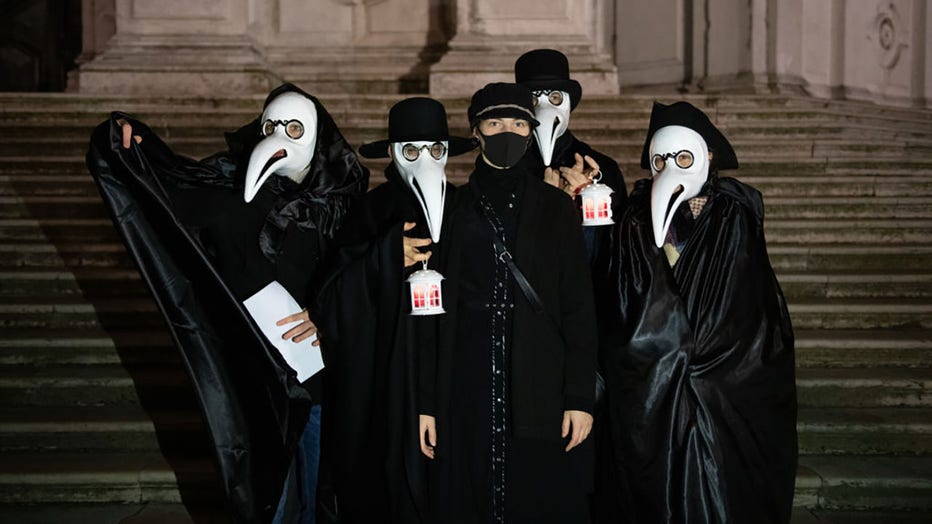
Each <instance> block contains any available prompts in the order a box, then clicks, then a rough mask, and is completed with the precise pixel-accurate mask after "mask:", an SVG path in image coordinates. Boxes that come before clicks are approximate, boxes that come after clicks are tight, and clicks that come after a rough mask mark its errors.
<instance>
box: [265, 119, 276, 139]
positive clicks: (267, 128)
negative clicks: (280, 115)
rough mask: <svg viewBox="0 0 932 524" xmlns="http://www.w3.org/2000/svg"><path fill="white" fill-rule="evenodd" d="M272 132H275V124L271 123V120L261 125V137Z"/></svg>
mask: <svg viewBox="0 0 932 524" xmlns="http://www.w3.org/2000/svg"><path fill="white" fill-rule="evenodd" d="M274 132H275V123H274V122H272V121H271V120H266V121H265V123H264V124H262V135H263V136H269V135H271V134H272V133H274Z"/></svg>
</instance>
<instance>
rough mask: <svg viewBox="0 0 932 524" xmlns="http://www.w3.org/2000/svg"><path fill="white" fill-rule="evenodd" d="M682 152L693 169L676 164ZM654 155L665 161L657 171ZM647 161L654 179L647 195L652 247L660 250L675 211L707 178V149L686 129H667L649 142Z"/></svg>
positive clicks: (696, 136) (703, 143) (655, 134)
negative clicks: (688, 159)
mask: <svg viewBox="0 0 932 524" xmlns="http://www.w3.org/2000/svg"><path fill="white" fill-rule="evenodd" d="M684 151H688V152H689V153H690V154H691V155H692V165H690V166H688V167H685V168H683V167H680V166H679V165H677V162H676V159H677V155H678V154H681V153H683V152H684ZM655 155H660V156H661V157H664V162H663V165H662V166H660V167H661V169H657V167H658V166H657V163H656V162H655V158H654V157H655ZM683 158H685V156H684V157H683ZM649 160H650V171H651V174H652V175H653V177H654V182H653V185H652V187H651V192H650V214H651V223H652V224H653V228H654V243H655V244H657V247H663V241H664V240H665V239H666V238H667V231H669V229H670V224H671V223H672V222H673V216H674V213H675V212H676V210H677V208H679V206H680V204H682V203H683V202H685V201H686V200H689V199H690V198H693V197H695V196H697V195H698V194H699V192H700V191H701V190H702V186H703V185H704V184H705V182H706V180H708V178H709V147H708V146H707V145H706V142H705V140H704V139H703V138H702V136H701V135H700V134H699V133H697V132H695V131H693V130H692V129H689V128H688V127H683V126H666V127H662V128H660V129H658V130H657V131H656V132H655V133H654V136H653V137H652V138H651V141H650V158H649Z"/></svg>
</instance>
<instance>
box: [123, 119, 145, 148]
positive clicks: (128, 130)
mask: <svg viewBox="0 0 932 524" xmlns="http://www.w3.org/2000/svg"><path fill="white" fill-rule="evenodd" d="M117 124H120V127H121V128H123V149H129V139H130V137H132V138H133V140H135V141H136V143H137V144H141V143H142V137H141V136H139V135H133V126H132V125H130V123H129V122H127V121H126V120H123V119H122V118H121V119H119V120H117Z"/></svg>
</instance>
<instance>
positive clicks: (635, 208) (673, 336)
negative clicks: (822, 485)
mask: <svg viewBox="0 0 932 524" xmlns="http://www.w3.org/2000/svg"><path fill="white" fill-rule="evenodd" d="M650 186H651V181H650V180H649V179H648V180H642V181H640V182H638V185H637V186H636V189H635V191H634V192H633V193H632V196H631V202H630V208H629V210H628V212H627V213H626V214H625V216H624V219H623V220H621V222H620V224H619V225H618V233H619V238H620V240H621V242H620V245H619V257H618V263H617V264H616V265H615V266H614V268H613V271H612V275H613V282H612V289H613V291H614V292H615V293H616V298H617V301H616V304H615V305H614V307H613V308H612V309H610V310H607V311H601V312H600V313H602V315H603V318H602V319H601V320H602V321H601V322H600V325H601V326H602V327H603V329H604V330H605V331H604V332H603V333H602V337H601V342H600V362H601V365H602V369H603V371H604V374H605V375H604V376H605V380H606V384H607V393H608V401H609V406H608V407H609V411H610V421H609V422H610V430H611V438H612V442H613V444H614V446H613V451H614V453H615V457H614V459H615V466H616V468H617V471H618V473H619V476H620V477H621V479H622V481H623V484H624V486H623V487H622V488H621V489H620V490H619V493H618V494H617V499H618V500H620V501H622V503H623V504H624V506H623V511H624V514H625V516H626V517H627V521H629V522H637V523H653V522H668V523H696V522H736V523H744V522H755V523H766V522H788V521H789V519H790V512H791V508H792V501H793V485H794V479H795V474H796V460H797V444H796V391H795V382H794V359H793V332H792V327H791V325H790V318H789V315H788V313H787V308H786V303H785V301H784V298H783V294H782V292H781V290H780V287H779V285H778V283H777V281H776V278H775V277H774V273H773V270H772V268H771V266H770V262H769V259H768V256H767V249H766V245H765V240H764V233H763V204H762V201H761V197H760V194H759V193H758V192H757V191H756V190H754V189H752V188H750V187H748V186H746V185H744V184H741V183H740V182H738V181H736V180H734V179H731V178H722V179H714V178H713V180H712V182H711V183H710V184H709V186H708V190H709V200H708V203H707V204H706V205H705V208H704V209H703V211H702V213H701V214H700V215H699V217H698V219H697V220H696V223H695V225H694V229H693V231H692V234H691V235H690V236H689V238H688V240H687V241H686V244H685V247H684V248H683V250H682V252H681V256H680V259H679V260H678V261H677V263H676V265H675V266H674V267H673V268H671V267H670V266H669V263H668V262H667V259H666V257H665V255H664V253H663V251H662V250H660V249H658V248H657V247H656V246H655V245H654V242H653V233H652V230H651V220H650ZM606 328H607V329H606Z"/></svg>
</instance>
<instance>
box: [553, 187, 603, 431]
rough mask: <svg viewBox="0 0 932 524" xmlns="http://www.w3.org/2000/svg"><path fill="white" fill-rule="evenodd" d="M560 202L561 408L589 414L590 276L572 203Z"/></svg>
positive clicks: (592, 349) (592, 366) (592, 368)
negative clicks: (562, 347)
mask: <svg viewBox="0 0 932 524" xmlns="http://www.w3.org/2000/svg"><path fill="white" fill-rule="evenodd" d="M559 202H560V207H561V209H560V211H561V217H560V218H561V222H560V226H561V228H560V229H561V231H562V235H561V237H560V240H561V242H560V245H559V252H560V255H561V261H560V265H561V267H560V282H559V286H560V311H559V315H560V319H559V323H560V327H561V329H562V330H563V333H562V335H563V342H564V344H565V348H566V358H565V369H564V381H563V397H564V409H565V410H577V411H585V412H587V413H592V408H593V403H594V402H595V373H596V362H595V361H596V344H597V337H596V326H595V306H594V303H593V295H592V278H591V276H590V270H589V262H588V260H587V258H586V248H585V245H584V243H583V237H582V228H581V226H580V225H579V224H578V222H577V220H576V216H575V213H576V211H575V209H574V206H573V203H572V201H570V200H568V199H565V198H561V199H560V200H559Z"/></svg>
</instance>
